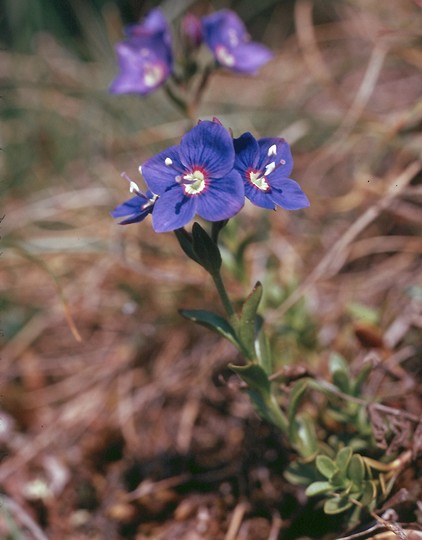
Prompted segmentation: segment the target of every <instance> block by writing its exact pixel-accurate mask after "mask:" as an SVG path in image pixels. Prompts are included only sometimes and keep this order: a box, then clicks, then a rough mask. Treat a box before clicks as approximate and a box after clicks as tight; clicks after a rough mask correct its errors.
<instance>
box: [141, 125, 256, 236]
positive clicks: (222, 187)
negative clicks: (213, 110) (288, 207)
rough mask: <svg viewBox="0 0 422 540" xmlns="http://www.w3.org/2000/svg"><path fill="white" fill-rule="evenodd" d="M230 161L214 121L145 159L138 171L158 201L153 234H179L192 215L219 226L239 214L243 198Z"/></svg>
mask: <svg viewBox="0 0 422 540" xmlns="http://www.w3.org/2000/svg"><path fill="white" fill-rule="evenodd" d="M234 159H235V154H234V148H233V140H232V138H231V136H230V135H229V133H228V131H227V130H226V129H225V128H224V127H223V126H222V125H221V124H220V123H218V122H211V121H203V122H200V123H199V124H198V125H197V126H195V127H194V128H193V129H191V130H190V131H189V132H188V133H187V134H186V135H184V137H182V139H181V142H180V144H179V145H177V146H172V147H170V148H168V149H167V150H165V151H164V152H160V153H159V154H157V155H156V156H154V157H152V158H151V159H149V160H147V161H146V162H145V163H144V164H143V165H142V168H141V171H142V174H143V176H144V178H145V181H146V183H147V185H148V187H149V189H150V190H151V191H152V192H153V193H156V194H157V195H158V196H159V197H158V199H157V200H156V201H155V204H154V208H153V212H152V224H153V227H154V230H155V231H156V232H166V231H173V230H175V229H179V228H181V227H183V226H184V225H186V224H187V223H188V222H189V221H191V219H192V218H193V217H194V216H195V214H198V215H199V216H200V217H202V218H203V219H206V220H208V221H222V220H225V219H229V218H231V217H232V216H234V215H235V214H236V213H237V212H239V210H240V209H241V208H242V206H243V204H244V198H245V195H244V187H243V182H242V178H241V176H240V174H239V173H238V172H237V171H236V170H234V169H233V165H234Z"/></svg>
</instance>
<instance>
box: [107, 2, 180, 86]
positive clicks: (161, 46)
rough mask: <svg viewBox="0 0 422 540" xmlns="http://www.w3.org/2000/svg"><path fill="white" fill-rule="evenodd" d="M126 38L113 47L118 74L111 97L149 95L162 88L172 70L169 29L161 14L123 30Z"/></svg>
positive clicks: (155, 14)
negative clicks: (116, 95)
mask: <svg viewBox="0 0 422 540" xmlns="http://www.w3.org/2000/svg"><path fill="white" fill-rule="evenodd" d="M125 33H126V37H127V39H126V40H125V41H121V42H119V43H117V45H116V54H117V61H118V64H119V70H120V71H119V74H118V75H117V77H116V78H115V79H114V81H113V82H112V83H111V86H110V88H109V90H110V92H111V93H113V94H128V93H134V94H141V95H145V94H149V93H150V92H152V91H154V90H155V89H156V88H158V87H159V86H161V85H162V84H163V83H164V82H165V81H166V79H167V78H168V77H169V75H170V74H171V72H172V69H173V56H172V50H171V35H170V27H169V25H168V23H167V21H166V19H165V17H164V15H163V14H162V12H161V11H160V9H154V10H152V11H151V12H150V13H149V14H148V16H147V17H146V18H145V20H144V22H143V23H142V24H141V23H138V24H134V25H130V26H127V27H126V28H125Z"/></svg>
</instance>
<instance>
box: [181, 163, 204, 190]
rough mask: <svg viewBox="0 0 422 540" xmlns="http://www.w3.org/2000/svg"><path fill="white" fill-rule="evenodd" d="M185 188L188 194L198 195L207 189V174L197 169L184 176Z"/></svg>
mask: <svg viewBox="0 0 422 540" xmlns="http://www.w3.org/2000/svg"><path fill="white" fill-rule="evenodd" d="M183 180H184V182H183V188H184V190H185V193H186V195H198V193H201V191H203V190H204V189H205V186H206V182H205V175H204V173H203V172H202V171H200V170H198V169H196V170H194V171H192V172H191V173H189V174H185V176H184V177H183Z"/></svg>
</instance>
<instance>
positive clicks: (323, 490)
mask: <svg viewBox="0 0 422 540" xmlns="http://www.w3.org/2000/svg"><path fill="white" fill-rule="evenodd" d="M181 28H182V37H183V39H182V41H183V44H184V45H183V47H182V49H183V51H184V56H183V57H182V58H179V62H178V63H175V62H174V58H173V47H172V37H171V33H170V27H169V25H168V22H167V21H166V19H165V17H164V15H163V14H162V13H161V11H160V10H159V9H157V10H153V11H152V12H151V13H150V14H149V15H148V16H147V17H146V19H145V20H144V21H143V22H141V23H139V24H137V25H133V26H130V27H127V28H126V30H125V32H126V39H125V41H123V42H121V43H120V44H118V45H117V48H116V51H117V57H118V62H119V67H120V72H119V74H118V75H117V77H116V79H115V80H114V81H113V83H112V85H111V88H110V90H111V92H113V93H137V94H140V95H145V94H148V93H150V92H152V91H154V90H156V89H157V88H158V87H160V86H162V85H164V86H165V87H166V89H167V92H168V96H169V97H170V98H171V100H172V101H173V103H175V104H176V105H178V106H179V107H180V108H181V110H183V111H184V112H185V113H186V114H187V115H188V116H189V117H190V118H191V119H192V118H193V113H194V111H195V109H196V107H197V105H198V102H199V99H200V97H201V95H202V92H203V90H204V88H205V86H206V83H207V81H208V77H209V75H210V73H211V72H212V70H213V69H216V68H217V67H224V68H227V69H230V70H232V71H235V72H240V73H244V74H248V75H252V74H254V73H256V71H257V70H258V69H259V68H260V67H261V66H262V65H263V64H265V63H266V62H268V61H269V60H270V58H271V56H272V55H271V53H270V51H269V50H268V49H267V48H266V47H264V46H263V45H260V44H257V43H254V42H251V41H249V38H248V36H247V34H246V30H245V27H244V25H243V23H242V22H241V21H240V19H239V18H238V17H237V15H236V14H234V13H233V12H231V11H229V10H223V11H220V12H216V13H214V14H211V15H208V16H206V17H204V18H202V20H200V19H198V18H197V17H195V16H193V15H189V14H188V15H187V16H186V17H185V18H184V19H183V20H182V25H181ZM203 42H204V43H205V44H206V45H207V46H208V48H209V50H210V51H211V53H212V55H213V64H212V65H211V66H205V67H200V66H199V65H198V64H197V57H196V53H197V50H198V48H199V46H200V45H201V43H203ZM196 74H199V77H200V80H199V84H198V83H196V84H193V79H194V77H195V75H196ZM170 81H172V86H170V85H169V82H170ZM191 87H192V88H194V91H193V93H190V92H189V89H190V88H191ZM175 89H176V90H177V92H175ZM292 169H293V159H292V154H291V151H290V147H289V145H288V143H287V142H286V141H285V140H284V139H282V138H277V137H264V138H259V139H256V138H255V137H254V136H253V135H252V134H251V133H244V134H242V135H240V137H238V138H235V139H233V138H232V135H231V133H230V132H229V131H228V130H227V129H226V128H225V127H224V126H223V125H222V124H221V123H220V122H219V121H218V120H217V119H214V120H213V121H209V120H205V121H202V122H199V123H198V124H197V125H196V126H195V127H193V128H192V129H191V130H190V131H188V133H186V134H185V135H184V136H183V137H182V138H181V141H180V143H179V144H177V145H174V146H171V147H169V148H167V149H166V150H164V151H162V152H160V153H158V154H157V155H155V156H153V157H151V158H150V159H148V160H147V161H146V162H145V163H143V164H142V166H141V167H140V172H141V173H142V175H143V178H144V181H145V184H146V187H147V190H146V192H145V193H143V192H142V191H141V190H140V189H139V187H138V185H137V184H136V183H135V182H133V181H131V180H129V179H128V180H129V182H130V191H131V192H132V194H133V196H132V197H131V198H130V199H129V200H127V201H125V202H124V203H122V204H121V205H119V206H118V207H117V208H115V209H114V211H113V212H112V216H113V217H115V218H118V219H120V220H121V221H120V223H121V224H124V225H126V224H130V223H136V222H141V221H143V220H145V219H147V218H148V216H151V219H152V226H153V229H154V230H155V232H157V233H164V232H170V231H174V232H175V235H176V237H177V240H178V241H179V244H180V246H181V248H182V249H183V251H184V252H185V254H186V255H187V256H188V257H189V258H190V259H192V260H193V261H195V262H196V263H198V264H200V265H201V266H202V267H203V268H204V269H205V270H206V271H207V272H208V274H209V275H210V276H211V278H212V280H213V282H214V284H215V287H216V290H217V292H218V294H219V296H220V299H221V302H222V304H223V306H224V310H225V316H222V315H220V314H219V313H214V312H211V311H206V310H182V312H181V313H182V315H183V316H185V317H186V318H187V319H189V320H191V321H194V322H195V323H198V324H200V325H203V326H205V327H207V328H209V329H211V330H213V331H215V332H217V333H218V334H220V335H221V336H223V337H224V338H226V339H227V340H229V341H230V342H231V343H232V344H233V345H234V346H235V347H236V348H237V349H238V350H239V351H240V353H241V355H242V357H243V359H244V362H243V364H242V365H231V366H230V367H231V369H232V370H233V371H234V372H236V373H237V374H238V375H239V376H240V377H241V378H242V379H243V381H244V383H245V387H246V390H247V392H248V393H249V396H250V398H251V400H252V402H253V403H254V405H255V407H256V409H257V411H258V412H259V413H260V415H261V416H262V417H263V418H265V419H266V420H268V421H269V422H271V423H272V424H274V425H275V426H277V427H278V428H279V429H280V430H281V431H282V432H283V433H284V435H285V436H286V438H287V439H288V441H289V443H290V444H291V446H292V448H293V449H294V451H295V453H296V459H294V460H293V461H292V464H291V465H290V467H289V468H288V470H287V471H286V477H287V478H288V479H289V480H290V481H291V482H294V483H297V484H302V485H304V486H306V493H307V494H308V495H309V496H322V497H325V498H326V502H325V506H324V509H325V511H326V513H328V514H333V513H340V512H345V511H346V510H349V509H353V510H352V511H351V519H352V520H353V519H355V520H356V519H357V517H358V516H359V513H360V511H361V510H362V509H366V510H369V511H372V510H373V509H374V508H376V506H377V505H378V503H379V502H380V501H381V500H383V499H384V498H385V497H386V496H387V495H388V493H389V492H390V490H391V488H392V485H393V483H394V480H395V478H396V476H397V474H398V472H399V471H400V470H401V468H402V467H403V464H404V463H406V460H408V459H409V458H408V457H406V456H405V458H403V459H401V458H396V459H392V460H390V461H389V460H388V459H387V458H385V459H383V460H379V459H378V457H379V456H378V454H377V449H376V444H375V443H376V441H375V440H374V437H373V435H372V430H371V425H370V421H369V419H368V414H367V412H366V406H367V405H368V404H367V403H366V401H365V400H363V399H362V398H361V394H362V385H363V382H364V380H365V378H366V376H367V375H368V372H369V370H368V367H367V366H366V367H364V368H363V369H362V371H361V372H360V373H359V374H358V375H357V376H356V377H355V378H354V377H353V376H352V374H351V373H350V372H349V370H348V366H347V363H346V362H345V361H344V360H341V359H339V357H336V356H334V357H333V359H332V361H331V372H332V382H327V381H322V380H317V379H316V378H315V377H311V376H304V377H302V378H301V379H300V380H299V381H298V382H293V383H292V381H289V380H288V378H287V379H286V378H285V377H284V376H283V374H279V373H273V358H272V350H271V347H270V345H269V339H268V337H267V335H266V333H265V329H264V327H265V324H264V322H265V321H264V317H263V316H262V314H258V308H259V305H260V302H261V298H262V294H263V288H262V285H261V283H259V282H258V283H256V285H255V287H254V288H253V290H252V291H251V293H250V294H249V296H248V297H247V298H246V299H245V300H244V301H243V303H242V304H241V305H240V307H239V309H236V310H235V309H234V307H233V304H232V302H231V299H230V296H229V294H228V292H227V290H226V287H225V285H224V281H223V277H222V274H221V269H222V256H221V251H220V246H219V234H220V231H221V230H222V228H223V227H224V226H225V225H226V223H227V221H228V220H230V219H231V218H233V217H234V216H236V215H237V214H238V213H239V212H240V211H241V210H242V208H243V205H244V203H245V200H246V199H248V200H249V201H250V202H251V203H252V204H254V205H256V206H258V207H260V208H263V209H268V210H276V209H277V208H282V209H286V210H300V209H303V208H306V207H307V206H308V205H309V201H308V199H307V197H306V195H305V193H304V192H303V191H302V189H301V187H300V186H299V184H298V183H297V182H296V181H295V180H293V179H291V178H290V175H291V172H292ZM196 216H198V217H199V218H201V219H202V220H204V221H205V224H203V226H202V225H200V224H199V223H198V222H194V223H193V225H192V228H191V230H188V229H187V228H186V227H187V226H188V225H189V224H190V223H191V222H192V220H193V219H194V218H195V217H196ZM316 393H318V394H319V395H320V396H323V397H324V398H325V402H324V404H323V405H322V406H321V407H320V408H316V407H315V404H314V400H313V397H314V396H315V394H316ZM319 399H321V397H320V398H319ZM316 409H317V410H316ZM327 418H331V420H332V419H333V418H334V420H335V421H337V422H341V424H340V425H341V426H343V427H342V429H340V428H338V429H332V428H331V427H330V426H332V425H333V422H332V421H331V422H329V421H327Z"/></svg>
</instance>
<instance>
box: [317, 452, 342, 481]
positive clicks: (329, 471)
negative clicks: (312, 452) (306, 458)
mask: <svg viewBox="0 0 422 540" xmlns="http://www.w3.org/2000/svg"><path fill="white" fill-rule="evenodd" d="M315 465H316V468H317V469H318V471H319V472H320V473H321V474H322V476H325V478H327V479H328V480H329V479H330V478H331V477H332V476H333V474H334V473H336V472H337V471H338V467H337V465H336V464H335V462H334V461H333V460H332V459H331V458H329V457H328V456H324V455H320V456H317V458H316V461H315Z"/></svg>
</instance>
